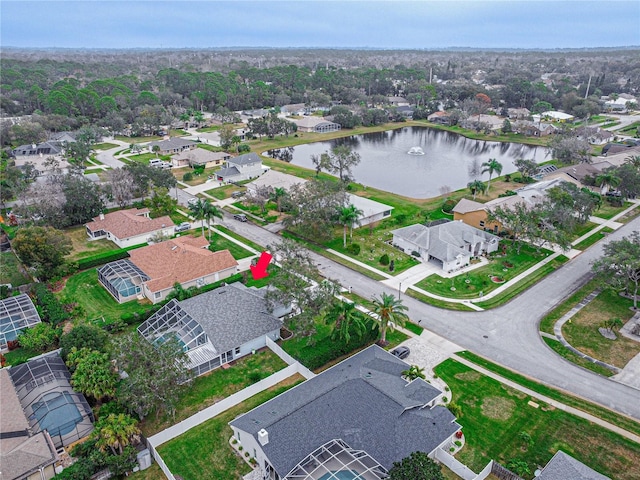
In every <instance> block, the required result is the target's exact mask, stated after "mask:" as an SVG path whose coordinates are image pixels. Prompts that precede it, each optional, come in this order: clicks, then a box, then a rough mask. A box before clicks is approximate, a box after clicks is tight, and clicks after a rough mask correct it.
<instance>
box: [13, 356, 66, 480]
mask: <svg viewBox="0 0 640 480" xmlns="http://www.w3.org/2000/svg"><path fill="white" fill-rule="evenodd" d="M0 405H2V415H0V465H1V466H2V470H1V471H0V480H49V479H51V478H53V477H54V476H55V474H56V472H55V469H54V466H55V463H56V461H57V460H58V455H57V453H56V447H55V445H54V444H53V442H52V441H51V437H50V436H49V434H48V433H47V431H46V430H41V431H39V432H33V431H32V430H31V429H30V428H29V422H28V421H27V418H26V417H25V414H24V410H23V409H22V405H20V399H19V398H18V394H17V393H16V390H15V388H14V386H13V383H12V382H11V378H10V377H9V369H8V368H3V369H0Z"/></svg>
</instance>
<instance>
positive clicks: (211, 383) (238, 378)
mask: <svg viewBox="0 0 640 480" xmlns="http://www.w3.org/2000/svg"><path fill="white" fill-rule="evenodd" d="M231 364H232V367H231V368H229V369H227V370H223V369H221V368H218V369H216V370H213V371H212V372H209V373H208V374H206V375H202V376H200V377H197V378H196V379H195V380H194V381H193V384H192V385H191V386H190V387H188V388H187V389H186V391H185V392H184V394H183V395H182V398H181V399H180V401H179V402H178V405H177V407H176V415H175V418H172V417H170V416H168V415H163V416H162V417H160V418H157V417H156V416H155V415H151V416H150V417H147V418H145V420H144V421H143V422H142V424H141V425H140V427H141V428H142V433H143V435H145V436H147V437H149V436H151V435H154V434H155V433H158V432H160V431H162V430H164V429H165V428H168V427H170V426H171V425H174V424H176V423H178V422H180V421H182V420H184V419H185V418H188V417H190V416H191V415H193V414H195V413H197V412H199V411H200V410H204V409H205V408H207V407H208V406H210V405H213V404H214V403H216V402H218V401H220V400H222V399H223V398H226V397H228V396H229V395H232V394H234V393H236V392H239V391H240V390H242V389H243V388H245V387H248V386H249V385H253V384H254V383H256V382H259V381H260V380H262V379H264V378H267V377H268V376H269V375H271V374H272V373H275V372H277V371H278V370H282V369H283V368H285V367H286V366H287V364H286V363H285V362H284V361H283V360H281V359H280V357H278V356H277V355H276V354H275V353H273V352H272V351H271V350H269V349H268V348H265V349H262V350H260V351H258V352H256V354H255V355H248V356H246V357H242V358H240V359H238V360H235V361H233V362H231Z"/></svg>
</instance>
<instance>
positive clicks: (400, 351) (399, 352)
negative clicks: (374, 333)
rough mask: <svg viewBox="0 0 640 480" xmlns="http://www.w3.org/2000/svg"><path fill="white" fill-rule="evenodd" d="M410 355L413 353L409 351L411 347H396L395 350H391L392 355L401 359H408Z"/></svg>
mask: <svg viewBox="0 0 640 480" xmlns="http://www.w3.org/2000/svg"><path fill="white" fill-rule="evenodd" d="M410 353H411V350H409V347H396V348H394V349H393V350H391V355H395V356H396V357H398V358H400V359H405V358H407V357H408V356H409V354H410Z"/></svg>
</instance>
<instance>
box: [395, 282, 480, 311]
mask: <svg viewBox="0 0 640 480" xmlns="http://www.w3.org/2000/svg"><path fill="white" fill-rule="evenodd" d="M404 293H405V295H408V296H409V297H412V298H415V299H416V300H420V301H421V302H422V303H427V304H429V305H433V306H434V307H438V308H443V309H445V310H458V311H460V312H475V310H474V309H473V308H471V307H469V306H467V305H465V304H464V303H457V302H447V301H445V300H439V299H437V298H432V297H429V296H427V295H424V294H422V293H420V292H417V291H415V290H413V289H412V288H411V287H409V288H407V290H406V291H405V292H404Z"/></svg>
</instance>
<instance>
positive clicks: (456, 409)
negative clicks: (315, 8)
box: [447, 402, 462, 418]
mask: <svg viewBox="0 0 640 480" xmlns="http://www.w3.org/2000/svg"><path fill="white" fill-rule="evenodd" d="M447 408H448V409H449V411H450V412H451V413H452V414H453V416H454V417H456V418H459V417H461V416H462V408H461V407H460V405H458V404H457V403H456V402H449V405H447Z"/></svg>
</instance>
